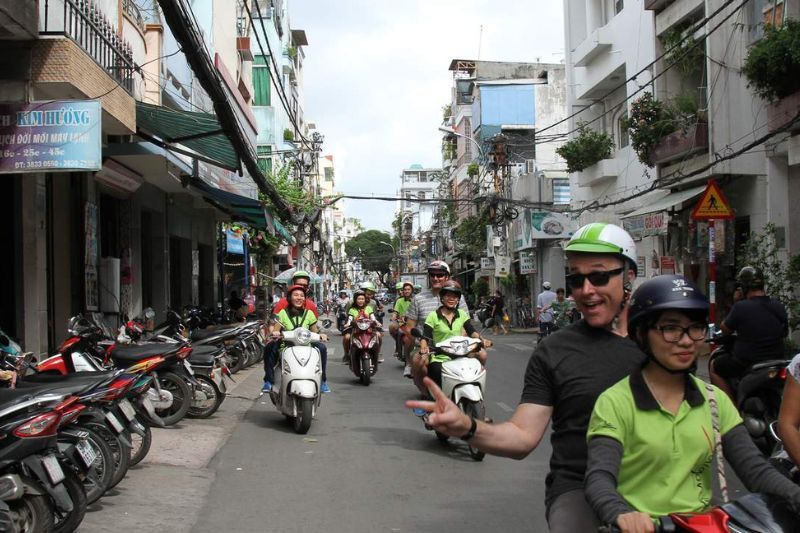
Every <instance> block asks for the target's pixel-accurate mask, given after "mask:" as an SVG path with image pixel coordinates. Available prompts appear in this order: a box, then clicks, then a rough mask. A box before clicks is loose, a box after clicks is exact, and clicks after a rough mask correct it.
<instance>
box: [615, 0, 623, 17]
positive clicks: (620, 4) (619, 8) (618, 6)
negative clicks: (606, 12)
mask: <svg viewBox="0 0 800 533" xmlns="http://www.w3.org/2000/svg"><path fill="white" fill-rule="evenodd" d="M623 7H625V2H624V0H614V14H615V15H619V12H620V11H622V8H623Z"/></svg>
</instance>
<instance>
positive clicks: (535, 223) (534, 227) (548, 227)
mask: <svg viewBox="0 0 800 533" xmlns="http://www.w3.org/2000/svg"><path fill="white" fill-rule="evenodd" d="M577 229H578V225H577V224H576V222H575V221H574V220H571V219H570V218H569V217H567V216H566V215H565V214H563V213H558V212H555V211H531V238H532V239H569V238H570V237H572V234H573V233H575V231H576V230H577Z"/></svg>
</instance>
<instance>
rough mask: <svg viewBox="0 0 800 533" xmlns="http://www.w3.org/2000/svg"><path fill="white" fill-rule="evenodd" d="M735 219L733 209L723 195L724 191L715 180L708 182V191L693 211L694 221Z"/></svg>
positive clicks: (704, 192)
mask: <svg viewBox="0 0 800 533" xmlns="http://www.w3.org/2000/svg"><path fill="white" fill-rule="evenodd" d="M726 218H733V209H731V206H730V204H728V201H727V200H726V199H725V196H723V195H722V191H721V190H720V188H719V185H717V182H716V181H714V180H708V185H707V186H706V190H705V191H703V195H702V196H701V197H700V201H699V202H697V205H696V206H695V208H694V211H692V219H693V220H710V219H716V220H720V219H726Z"/></svg>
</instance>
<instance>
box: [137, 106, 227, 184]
mask: <svg viewBox="0 0 800 533" xmlns="http://www.w3.org/2000/svg"><path fill="white" fill-rule="evenodd" d="M136 128H137V130H138V131H139V133H140V134H145V135H150V136H154V137H158V138H159V139H161V140H162V141H163V142H164V143H168V144H170V145H171V144H181V145H183V146H186V147H187V148H190V149H192V150H193V151H195V152H197V154H199V155H200V156H201V157H202V158H204V159H206V160H207V161H208V162H209V163H212V164H214V165H217V166H220V167H223V168H227V169H229V170H237V169H238V168H239V166H240V165H239V156H238V155H237V153H236V150H234V149H233V146H232V145H231V142H230V140H229V139H228V137H227V136H226V135H225V132H224V131H223V129H222V127H221V126H220V124H219V121H218V120H217V117H216V116H214V115H211V114H209V113H197V112H193V111H176V110H174V109H170V108H168V107H163V106H157V105H153V104H147V103H145V102H136ZM148 140H150V139H148Z"/></svg>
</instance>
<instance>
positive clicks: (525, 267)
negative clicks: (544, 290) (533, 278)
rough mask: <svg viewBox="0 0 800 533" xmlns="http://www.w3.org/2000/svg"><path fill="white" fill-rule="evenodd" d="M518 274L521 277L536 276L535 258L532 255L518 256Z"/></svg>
mask: <svg viewBox="0 0 800 533" xmlns="http://www.w3.org/2000/svg"><path fill="white" fill-rule="evenodd" d="M519 273H520V274H522V275H526V274H536V257H535V256H534V255H533V254H524V255H520V256H519Z"/></svg>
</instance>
